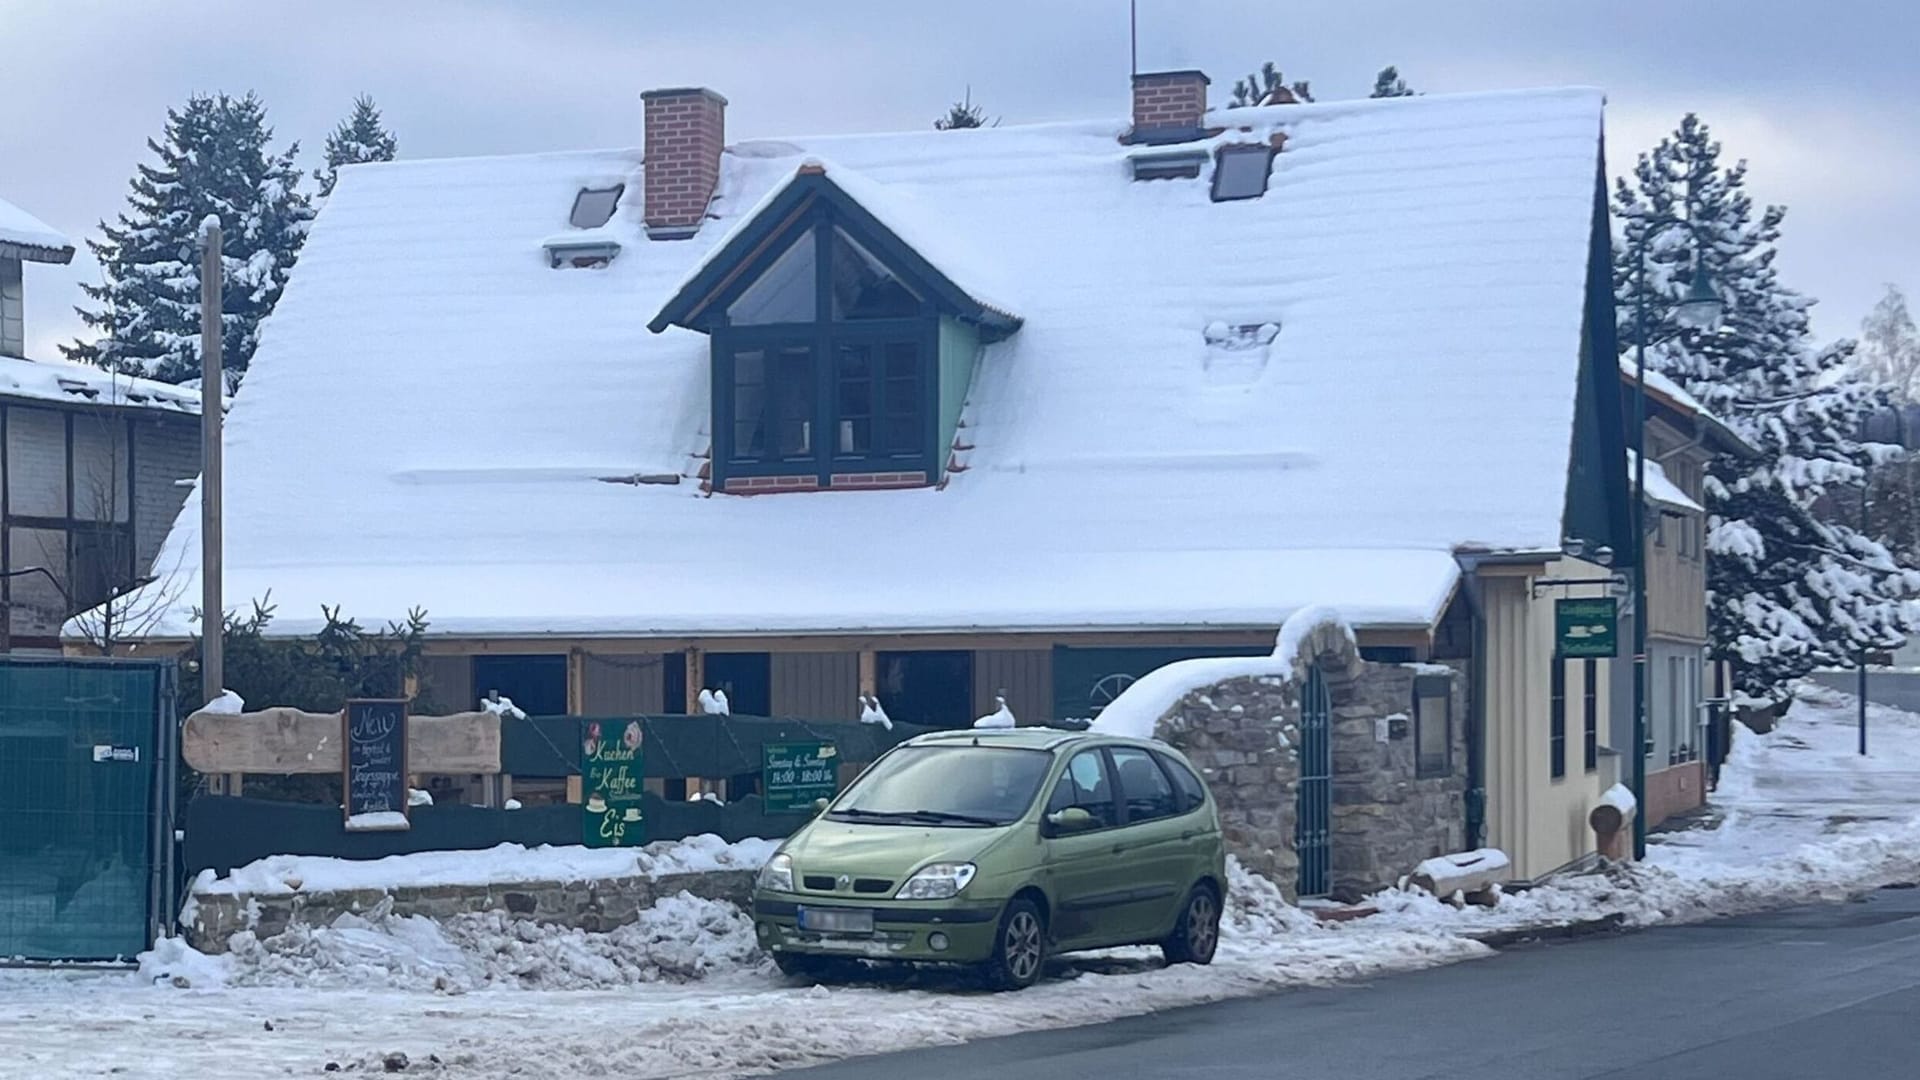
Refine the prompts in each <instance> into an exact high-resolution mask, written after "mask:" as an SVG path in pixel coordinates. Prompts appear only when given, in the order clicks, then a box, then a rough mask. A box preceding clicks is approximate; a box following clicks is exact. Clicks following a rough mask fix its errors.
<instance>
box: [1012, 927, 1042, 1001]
mask: <svg viewBox="0 0 1920 1080" xmlns="http://www.w3.org/2000/svg"><path fill="white" fill-rule="evenodd" d="M1040 934H1041V930H1040V920H1039V919H1038V918H1036V917H1034V914H1033V913H1032V912H1031V911H1016V912H1014V915H1013V918H1011V919H1009V920H1007V940H1006V953H1007V972H1008V973H1009V974H1011V975H1012V976H1013V977H1014V978H1015V979H1017V980H1018V981H1020V982H1023V983H1024V982H1027V981H1029V980H1031V979H1032V978H1033V977H1034V975H1035V974H1037V973H1038V972H1039V970H1040V953H1041V942H1040Z"/></svg>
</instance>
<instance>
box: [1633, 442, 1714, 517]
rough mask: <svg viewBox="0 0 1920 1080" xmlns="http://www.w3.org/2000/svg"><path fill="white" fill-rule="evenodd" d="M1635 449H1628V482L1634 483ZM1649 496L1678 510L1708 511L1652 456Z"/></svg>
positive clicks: (1648, 484) (1649, 463) (1648, 477)
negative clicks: (1670, 477)
mask: <svg viewBox="0 0 1920 1080" xmlns="http://www.w3.org/2000/svg"><path fill="white" fill-rule="evenodd" d="M1633 471H1634V470H1633V451H1632V450H1628V451H1627V483H1628V485H1632V483H1633ZM1647 498H1649V499H1652V500H1653V501H1654V502H1657V503H1660V504H1662V505H1664V506H1671V507H1673V508H1674V509H1676V510H1692V511H1695V512H1697V513H1703V514H1704V513H1706V508H1705V507H1703V506H1701V505H1700V504H1699V503H1697V502H1695V501H1693V497H1692V496H1690V495H1688V494H1687V493H1686V492H1685V491H1684V490H1682V489H1681V487H1680V485H1678V484H1676V483H1674V482H1673V481H1672V480H1671V479H1669V478H1668V477H1667V470H1665V469H1663V468H1661V467H1660V463H1659V462H1657V461H1654V460H1653V459H1652V458H1648V459H1647Z"/></svg>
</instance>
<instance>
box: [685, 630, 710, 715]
mask: <svg viewBox="0 0 1920 1080" xmlns="http://www.w3.org/2000/svg"><path fill="white" fill-rule="evenodd" d="M686 655H687V701H686V708H687V715H688V716H699V715H700V691H702V690H705V689H706V688H707V655H706V652H705V650H703V649H701V648H700V647H699V646H697V645H689V646H687V649H686Z"/></svg>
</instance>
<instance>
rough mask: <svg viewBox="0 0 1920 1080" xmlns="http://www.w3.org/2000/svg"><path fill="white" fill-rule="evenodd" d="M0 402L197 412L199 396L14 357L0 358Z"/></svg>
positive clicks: (77, 367) (156, 384) (60, 363)
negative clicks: (10, 399) (55, 403)
mask: <svg viewBox="0 0 1920 1080" xmlns="http://www.w3.org/2000/svg"><path fill="white" fill-rule="evenodd" d="M0 398H27V399H31V400H36V401H60V402H66V403H68V404H76V403H77V404H85V405H118V406H122V407H124V408H134V409H160V410H163V411H166V412H179V413H190V414H193V415H196V416H197V415H199V413H200V394H199V392H198V391H193V390H188V389H186V388H185V387H180V386H174V385H173V384H171V383H163V382H155V381H153V380H152V379H142V378H137V377H135V376H132V375H116V374H114V373H112V372H110V371H103V370H101V369H100V368H97V367H94V366H92V365H90V364H69V363H66V362H65V361H60V360H22V359H20V358H18V357H12V356H0Z"/></svg>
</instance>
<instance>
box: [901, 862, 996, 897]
mask: <svg viewBox="0 0 1920 1080" xmlns="http://www.w3.org/2000/svg"><path fill="white" fill-rule="evenodd" d="M978 872H979V870H978V868H977V867H975V866H974V865H973V864H972V863H969V862H959V863H955V862H942V863H934V864H932V865H931V866H923V867H921V868H920V871H919V872H918V873H916V874H914V875H913V876H912V877H910V878H908V879H907V882H906V884H904V885H902V886H900V891H899V892H896V893H894V894H893V898H894V899H895V900H945V899H947V898H948V897H951V896H958V895H960V890H961V889H964V888H966V887H967V882H969V881H972V880H973V875H974V874H976V873H978Z"/></svg>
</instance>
